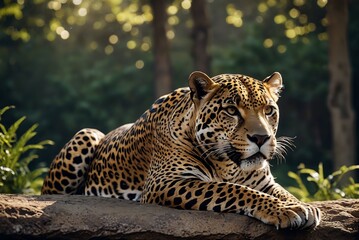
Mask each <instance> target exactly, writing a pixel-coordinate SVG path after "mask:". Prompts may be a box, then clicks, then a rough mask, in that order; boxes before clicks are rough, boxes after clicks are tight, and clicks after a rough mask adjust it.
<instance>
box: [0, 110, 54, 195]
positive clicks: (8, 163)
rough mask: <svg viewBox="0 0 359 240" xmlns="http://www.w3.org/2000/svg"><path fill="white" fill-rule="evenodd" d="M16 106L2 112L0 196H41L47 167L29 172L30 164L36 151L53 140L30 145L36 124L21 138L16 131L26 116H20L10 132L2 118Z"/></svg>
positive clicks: (0, 114) (0, 128) (0, 127)
mask: <svg viewBox="0 0 359 240" xmlns="http://www.w3.org/2000/svg"><path fill="white" fill-rule="evenodd" d="M11 108H14V107H13V106H7V107H4V108H2V109H0V192H1V193H26V194H36V193H39V191H40V188H41V185H42V180H43V179H42V177H41V175H42V174H43V173H44V172H46V171H47V170H48V169H47V168H38V169H35V170H30V169H29V164H30V163H31V162H32V161H33V160H34V159H36V158H38V156H37V155H36V154H35V151H36V150H38V149H43V148H44V146H45V145H49V144H50V145H52V144H53V142H52V141H50V140H45V141H41V142H39V143H36V144H28V142H29V141H30V140H31V139H32V138H33V137H34V136H35V135H36V132H35V130H36V128H37V126H38V125H37V124H34V125H32V126H31V127H30V128H29V129H28V130H27V131H26V132H25V133H24V134H23V135H21V136H20V137H18V134H17V131H18V129H19V127H20V125H21V123H22V122H23V121H24V120H25V117H21V118H20V119H18V120H17V121H16V122H15V123H13V124H12V125H11V126H10V127H9V128H8V129H6V127H5V126H4V125H3V124H1V116H2V115H3V114H4V113H5V112H6V111H7V110H9V109H11Z"/></svg>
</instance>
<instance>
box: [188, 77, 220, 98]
mask: <svg viewBox="0 0 359 240" xmlns="http://www.w3.org/2000/svg"><path fill="white" fill-rule="evenodd" d="M188 85H189V88H190V89H191V97H192V99H198V100H201V99H203V98H204V97H205V96H207V95H208V94H210V93H212V92H214V90H215V89H216V87H217V86H218V84H217V83H215V82H214V81H213V80H212V79H211V78H210V77H208V76H207V75H206V74H205V73H203V72H200V71H195V72H193V73H191V75H189V78H188Z"/></svg>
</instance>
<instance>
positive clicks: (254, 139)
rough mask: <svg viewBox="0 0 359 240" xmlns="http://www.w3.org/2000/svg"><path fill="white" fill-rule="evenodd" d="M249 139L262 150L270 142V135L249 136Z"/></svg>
mask: <svg viewBox="0 0 359 240" xmlns="http://www.w3.org/2000/svg"><path fill="white" fill-rule="evenodd" d="M247 138H248V139H249V141H251V142H254V143H255V144H257V146H258V147H259V148H260V147H261V146H262V145H263V144H264V143H265V142H267V141H268V139H269V138H270V136H268V135H259V134H254V135H252V136H250V135H248V134H247Z"/></svg>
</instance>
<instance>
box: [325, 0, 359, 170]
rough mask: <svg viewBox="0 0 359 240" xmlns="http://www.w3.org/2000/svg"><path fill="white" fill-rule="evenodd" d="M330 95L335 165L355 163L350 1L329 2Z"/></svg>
mask: <svg viewBox="0 0 359 240" xmlns="http://www.w3.org/2000/svg"><path fill="white" fill-rule="evenodd" d="M327 7H328V21H329V26H328V34H329V73H330V84H329V95H328V106H329V110H330V113H331V119H332V133H333V135H332V137H333V150H334V167H335V169H338V168H339V167H340V166H342V165H347V166H349V165H352V164H355V159H356V156H355V113H354V110H353V108H352V92H351V91H352V89H351V66H350V60H349V52H348V39H347V28H348V0H329V1H328V6H327Z"/></svg>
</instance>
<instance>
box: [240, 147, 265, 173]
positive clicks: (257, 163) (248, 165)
mask: <svg viewBox="0 0 359 240" xmlns="http://www.w3.org/2000/svg"><path fill="white" fill-rule="evenodd" d="M266 164H267V158H266V157H265V156H264V155H263V154H262V153H261V152H257V153H256V154H253V155H252V156H250V157H248V158H245V159H242V160H241V161H240V162H239V167H240V168H241V169H242V170H244V171H253V170H258V169H262V168H264V167H265V166H266Z"/></svg>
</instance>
